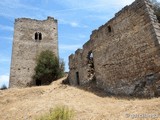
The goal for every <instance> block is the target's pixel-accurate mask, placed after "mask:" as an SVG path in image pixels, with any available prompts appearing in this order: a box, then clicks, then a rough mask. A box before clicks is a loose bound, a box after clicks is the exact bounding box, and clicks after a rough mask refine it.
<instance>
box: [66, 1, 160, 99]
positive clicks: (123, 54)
mask: <svg viewBox="0 0 160 120" xmlns="http://www.w3.org/2000/svg"><path fill="white" fill-rule="evenodd" d="M69 69H70V71H69V82H70V84H71V85H85V84H90V83H91V82H93V81H95V84H96V86H97V87H99V88H101V89H103V90H104V91H106V92H109V93H112V94H116V95H118V94H119V95H133V96H148V97H153V96H160V24H159V23H158V20H157V17H156V15H154V10H153V6H152V4H151V3H150V2H149V0H136V1H135V2H133V3H132V4H131V5H129V6H126V7H124V8H123V9H122V10H121V11H119V12H118V13H116V14H115V17H114V18H112V19H111V20H110V21H108V22H107V23H106V24H105V25H102V26H101V27H99V28H98V29H97V30H94V31H93V32H92V34H91V36H90V40H89V41H88V42H86V43H85V44H84V45H83V49H78V50H77V51H76V52H75V54H72V55H70V56H69Z"/></svg>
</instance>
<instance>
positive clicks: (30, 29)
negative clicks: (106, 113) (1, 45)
mask: <svg viewBox="0 0 160 120" xmlns="http://www.w3.org/2000/svg"><path fill="white" fill-rule="evenodd" d="M36 32H37V33H38V34H39V33H41V40H40V39H39V35H38V38H35V34H36ZM57 34H58V32H57V20H55V19H54V18H52V17H48V18H47V20H35V19H28V18H20V19H16V20H15V25H14V40H13V48H12V62H11V70H10V83H9V87H26V86H31V85H35V84H36V83H35V81H33V79H32V76H33V74H34V68H35V65H36V63H35V62H36V61H35V60H36V57H37V55H39V54H40V52H41V51H44V50H51V51H53V52H54V54H55V55H56V56H57V57H58V35H57ZM36 39H37V40H36Z"/></svg>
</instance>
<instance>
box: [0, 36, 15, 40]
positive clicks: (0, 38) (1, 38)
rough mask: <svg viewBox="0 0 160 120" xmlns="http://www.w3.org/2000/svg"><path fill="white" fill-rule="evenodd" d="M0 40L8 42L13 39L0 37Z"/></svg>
mask: <svg viewBox="0 0 160 120" xmlns="http://www.w3.org/2000/svg"><path fill="white" fill-rule="evenodd" d="M0 40H9V41H12V40H13V38H12V37H0Z"/></svg>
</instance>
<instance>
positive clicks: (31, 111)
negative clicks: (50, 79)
mask: <svg viewBox="0 0 160 120" xmlns="http://www.w3.org/2000/svg"><path fill="white" fill-rule="evenodd" d="M62 80H63V79H61V80H59V81H55V82H54V83H53V84H52V85H50V86H41V87H32V88H25V89H8V90H6V91H0V111H1V112H0V120H35V119H36V118H37V117H39V116H41V115H43V114H44V113H46V112H49V111H50V109H51V108H54V107H55V106H57V105H65V106H69V108H73V109H74V110H75V120H128V119H132V118H133V117H136V115H137V116H138V115H141V116H142V115H144V114H146V115H150V116H147V118H140V117H141V116H138V117H139V118H138V120H139V119H142V120H146V119H151V117H156V119H160V109H159V108H160V98H153V99H135V98H134V99H130V98H123V99H122V98H117V97H113V96H110V97H107V96H103V97H101V96H98V95H96V94H93V93H91V92H88V91H85V90H82V89H78V88H75V87H71V86H67V85H62V84H60V83H61V81H62ZM151 115H152V116H151ZM154 115H155V116H154ZM156 115H157V116H156ZM158 115H159V116H158ZM144 117H145V116H144ZM157 117H159V118H157Z"/></svg>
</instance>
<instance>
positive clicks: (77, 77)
mask: <svg viewBox="0 0 160 120" xmlns="http://www.w3.org/2000/svg"><path fill="white" fill-rule="evenodd" d="M76 80H77V85H79V72H76Z"/></svg>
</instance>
